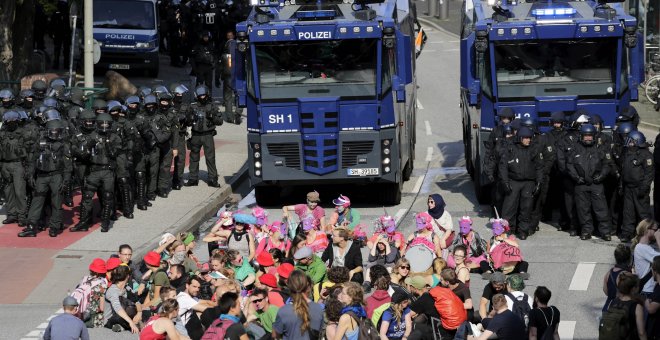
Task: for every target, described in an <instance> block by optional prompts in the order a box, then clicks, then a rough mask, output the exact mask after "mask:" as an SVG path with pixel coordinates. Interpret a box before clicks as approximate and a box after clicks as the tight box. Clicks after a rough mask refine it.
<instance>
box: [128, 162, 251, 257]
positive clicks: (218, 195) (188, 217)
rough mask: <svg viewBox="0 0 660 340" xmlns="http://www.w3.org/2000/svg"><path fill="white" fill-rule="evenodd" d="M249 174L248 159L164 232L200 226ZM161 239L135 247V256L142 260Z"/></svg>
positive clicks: (173, 232) (177, 231)
mask: <svg viewBox="0 0 660 340" xmlns="http://www.w3.org/2000/svg"><path fill="white" fill-rule="evenodd" d="M247 175H248V163H247V161H246V162H245V164H243V166H241V168H240V169H239V170H238V172H236V174H234V176H232V177H231V178H230V179H229V181H228V182H227V183H226V184H225V185H224V186H223V187H221V188H220V189H218V190H216V191H215V192H214V193H213V194H212V195H211V196H210V197H209V198H208V199H206V200H205V201H204V202H202V203H200V205H199V206H197V209H194V210H191V211H189V212H188V213H187V214H185V215H183V216H182V217H181V218H179V220H177V221H176V222H175V223H174V225H172V226H170V227H169V228H167V229H165V230H163V231H162V232H163V233H171V234H172V235H177V234H178V233H183V232H189V231H192V230H194V229H196V228H198V227H199V226H200V225H201V224H202V223H204V222H206V220H208V219H209V218H211V217H213V215H215V213H216V212H217V210H218V207H219V206H220V205H221V204H222V203H223V202H224V201H225V200H226V199H227V198H229V196H230V195H231V194H232V193H233V189H234V186H235V185H236V184H237V183H238V182H240V181H241V180H243V179H244V178H245V177H246V176H247ZM161 235H162V234H161ZM159 241H160V235H158V236H157V237H156V238H153V239H151V240H149V241H147V242H145V243H143V244H142V245H140V246H139V247H135V248H134V249H133V258H134V259H140V260H141V259H142V258H143V257H144V255H146V254H147V253H148V252H150V251H152V250H154V249H156V248H158V242H159Z"/></svg>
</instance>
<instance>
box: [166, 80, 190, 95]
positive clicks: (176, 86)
mask: <svg viewBox="0 0 660 340" xmlns="http://www.w3.org/2000/svg"><path fill="white" fill-rule="evenodd" d="M170 92H171V93H174V95H180V96H183V95H185V94H186V93H188V87H187V86H186V85H183V84H180V83H172V84H171V85H170Z"/></svg>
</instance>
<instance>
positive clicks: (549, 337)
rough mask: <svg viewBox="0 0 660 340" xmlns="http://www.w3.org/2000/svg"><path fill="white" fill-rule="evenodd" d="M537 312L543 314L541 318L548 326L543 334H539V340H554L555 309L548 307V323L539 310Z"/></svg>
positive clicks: (555, 326) (545, 316) (544, 315)
mask: <svg viewBox="0 0 660 340" xmlns="http://www.w3.org/2000/svg"><path fill="white" fill-rule="evenodd" d="M539 312H541V314H543V318H544V319H545V323H546V324H547V325H548V327H546V329H545V331H544V332H543V334H541V337H539V338H538V339H539V340H554V338H555V328H557V325H554V323H555V307H554V306H550V321H548V317H547V315H546V314H545V313H544V312H543V310H541V309H540V308H539Z"/></svg>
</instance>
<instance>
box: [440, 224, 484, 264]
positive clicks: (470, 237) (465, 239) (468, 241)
mask: <svg viewBox="0 0 660 340" xmlns="http://www.w3.org/2000/svg"><path fill="white" fill-rule="evenodd" d="M458 226H459V230H460V233H459V235H458V237H456V238H454V242H453V243H452V245H451V247H450V249H454V247H456V246H457V245H459V244H462V245H464V246H465V247H466V248H467V254H466V257H465V265H466V266H467V267H468V268H470V270H473V269H478V268H479V265H480V263H481V261H485V260H486V249H487V247H486V242H485V241H484V240H483V239H482V238H481V236H479V233H477V232H476V231H474V230H473V229H472V219H471V218H470V217H468V216H463V218H461V219H460V220H459V221H458ZM447 264H448V265H449V267H451V268H454V267H456V261H454V257H453V256H451V255H449V257H448V258H447Z"/></svg>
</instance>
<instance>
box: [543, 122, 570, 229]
mask: <svg viewBox="0 0 660 340" xmlns="http://www.w3.org/2000/svg"><path fill="white" fill-rule="evenodd" d="M564 120H565V114H564V112H562V111H556V112H553V113H551V114H550V124H552V129H551V130H550V131H548V132H547V133H546V134H545V136H546V139H547V145H548V146H552V148H553V150H554V153H555V159H554V161H553V163H552V166H551V167H550V170H549V171H550V172H549V174H548V190H547V193H546V195H545V204H544V205H543V206H542V211H541V219H542V220H544V221H551V220H552V217H553V216H552V215H553V212H554V210H555V209H558V210H559V211H560V214H561V216H562V217H561V219H563V220H567V217H566V211H565V209H564V208H563V203H562V202H563V192H562V176H561V173H560V172H559V165H558V164H559V163H558V160H557V157H558V149H559V144H560V141H561V140H562V139H564V137H565V136H566V131H565V130H564ZM560 229H561V228H560Z"/></svg>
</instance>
